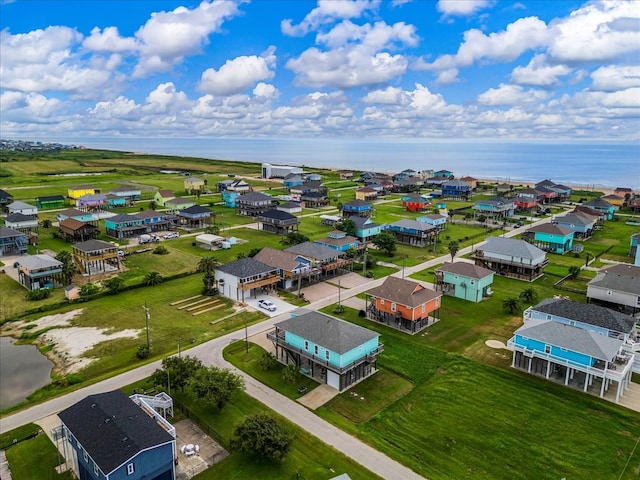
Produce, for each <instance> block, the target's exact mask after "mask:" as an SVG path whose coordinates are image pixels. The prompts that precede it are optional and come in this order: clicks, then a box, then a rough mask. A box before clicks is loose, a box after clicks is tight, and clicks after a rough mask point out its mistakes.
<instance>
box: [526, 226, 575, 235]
mask: <svg viewBox="0 0 640 480" xmlns="http://www.w3.org/2000/svg"><path fill="white" fill-rule="evenodd" d="M527 232H538V233H549V234H551V235H562V236H563V237H565V236H567V235H570V234H572V233H573V230H569V229H568V228H564V227H561V226H560V225H555V224H553V223H542V224H540V225H535V226H533V227H531V228H529V229H528V230H527Z"/></svg>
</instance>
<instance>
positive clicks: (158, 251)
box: [152, 245, 169, 255]
mask: <svg viewBox="0 0 640 480" xmlns="http://www.w3.org/2000/svg"><path fill="white" fill-rule="evenodd" d="M152 253H154V254H155V255H167V254H168V253H169V250H167V247H165V246H164V245H158V246H157V247H156V248H154V249H153V252H152Z"/></svg>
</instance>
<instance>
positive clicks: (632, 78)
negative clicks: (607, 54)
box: [591, 65, 640, 92]
mask: <svg viewBox="0 0 640 480" xmlns="http://www.w3.org/2000/svg"><path fill="white" fill-rule="evenodd" d="M591 80H592V81H593V83H592V84H591V89H592V90H602V91H605V92H612V91H616V90H625V89H627V88H631V87H640V66H638V65H608V66H606V67H600V68H598V69H597V70H595V71H594V72H592V73H591Z"/></svg>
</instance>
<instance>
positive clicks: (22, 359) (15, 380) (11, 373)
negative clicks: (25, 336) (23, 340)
mask: <svg viewBox="0 0 640 480" xmlns="http://www.w3.org/2000/svg"><path fill="white" fill-rule="evenodd" d="M52 368H53V362H51V360H49V359H48V358H47V357H45V356H44V355H42V354H41V353H40V352H39V351H38V349H37V348H36V346H35V345H16V344H15V339H13V338H11V337H0V410H4V409H5V408H8V407H11V406H13V405H16V404H18V403H20V402H22V401H23V400H25V399H26V398H27V396H28V395H29V394H31V393H33V392H35V391H36V390H37V389H39V388H40V387H44V386H45V385H47V384H48V383H49V382H50V381H51V377H50V375H51V369H52Z"/></svg>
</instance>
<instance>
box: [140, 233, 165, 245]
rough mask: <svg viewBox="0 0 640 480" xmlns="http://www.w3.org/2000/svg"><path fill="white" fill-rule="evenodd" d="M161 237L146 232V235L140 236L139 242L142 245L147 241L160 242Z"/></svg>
mask: <svg viewBox="0 0 640 480" xmlns="http://www.w3.org/2000/svg"><path fill="white" fill-rule="evenodd" d="M159 241H160V239H159V238H158V236H157V235H148V234H146V233H145V234H144V235H140V237H139V238H138V243H139V244H140V245H144V244H145V243H151V242H159Z"/></svg>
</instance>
